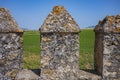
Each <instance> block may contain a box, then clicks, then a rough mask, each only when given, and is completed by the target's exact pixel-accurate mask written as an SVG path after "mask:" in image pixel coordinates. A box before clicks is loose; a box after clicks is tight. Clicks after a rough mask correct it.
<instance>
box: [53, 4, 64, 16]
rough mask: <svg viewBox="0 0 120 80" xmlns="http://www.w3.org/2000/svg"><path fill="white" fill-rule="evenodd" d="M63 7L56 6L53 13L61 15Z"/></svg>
mask: <svg viewBox="0 0 120 80" xmlns="http://www.w3.org/2000/svg"><path fill="white" fill-rule="evenodd" d="M63 10H64V9H63V7H62V6H55V7H54V9H53V13H54V14H56V15H60V13H61V12H62V11H63Z"/></svg>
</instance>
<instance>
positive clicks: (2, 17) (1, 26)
mask: <svg viewBox="0 0 120 80" xmlns="http://www.w3.org/2000/svg"><path fill="white" fill-rule="evenodd" d="M0 32H23V30H21V29H20V28H19V27H18V24H17V22H16V21H15V19H14V18H13V17H12V16H11V14H10V12H9V10H7V9H5V8H0Z"/></svg>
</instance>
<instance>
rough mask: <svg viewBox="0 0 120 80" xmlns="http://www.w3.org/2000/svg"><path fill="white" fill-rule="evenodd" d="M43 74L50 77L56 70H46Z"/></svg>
mask: <svg viewBox="0 0 120 80" xmlns="http://www.w3.org/2000/svg"><path fill="white" fill-rule="evenodd" d="M43 73H44V74H46V75H47V74H48V75H51V76H52V75H53V74H54V73H55V71H54V70H50V69H44V70H43Z"/></svg>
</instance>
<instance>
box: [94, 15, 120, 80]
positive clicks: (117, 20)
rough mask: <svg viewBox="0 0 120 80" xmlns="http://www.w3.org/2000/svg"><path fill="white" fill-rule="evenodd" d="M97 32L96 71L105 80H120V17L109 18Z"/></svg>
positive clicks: (101, 24) (99, 25)
mask: <svg viewBox="0 0 120 80" xmlns="http://www.w3.org/2000/svg"><path fill="white" fill-rule="evenodd" d="M95 32H96V33H95V34H96V38H95V40H96V44H95V60H96V61H95V68H96V70H97V71H98V72H99V73H100V74H101V75H102V77H103V80H120V15H117V16H107V17H106V18H105V19H104V20H103V21H101V22H100V23H99V24H98V25H97V26H96V28H95ZM97 50H98V51H97ZM101 60H102V61H101Z"/></svg>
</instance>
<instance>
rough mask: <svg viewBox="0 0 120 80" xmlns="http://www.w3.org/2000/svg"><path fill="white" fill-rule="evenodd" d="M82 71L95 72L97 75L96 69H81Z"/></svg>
mask: <svg viewBox="0 0 120 80" xmlns="http://www.w3.org/2000/svg"><path fill="white" fill-rule="evenodd" d="M81 70H82V71H85V72H88V73H91V74H97V75H99V74H98V73H97V71H96V70H93V69H81Z"/></svg>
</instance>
